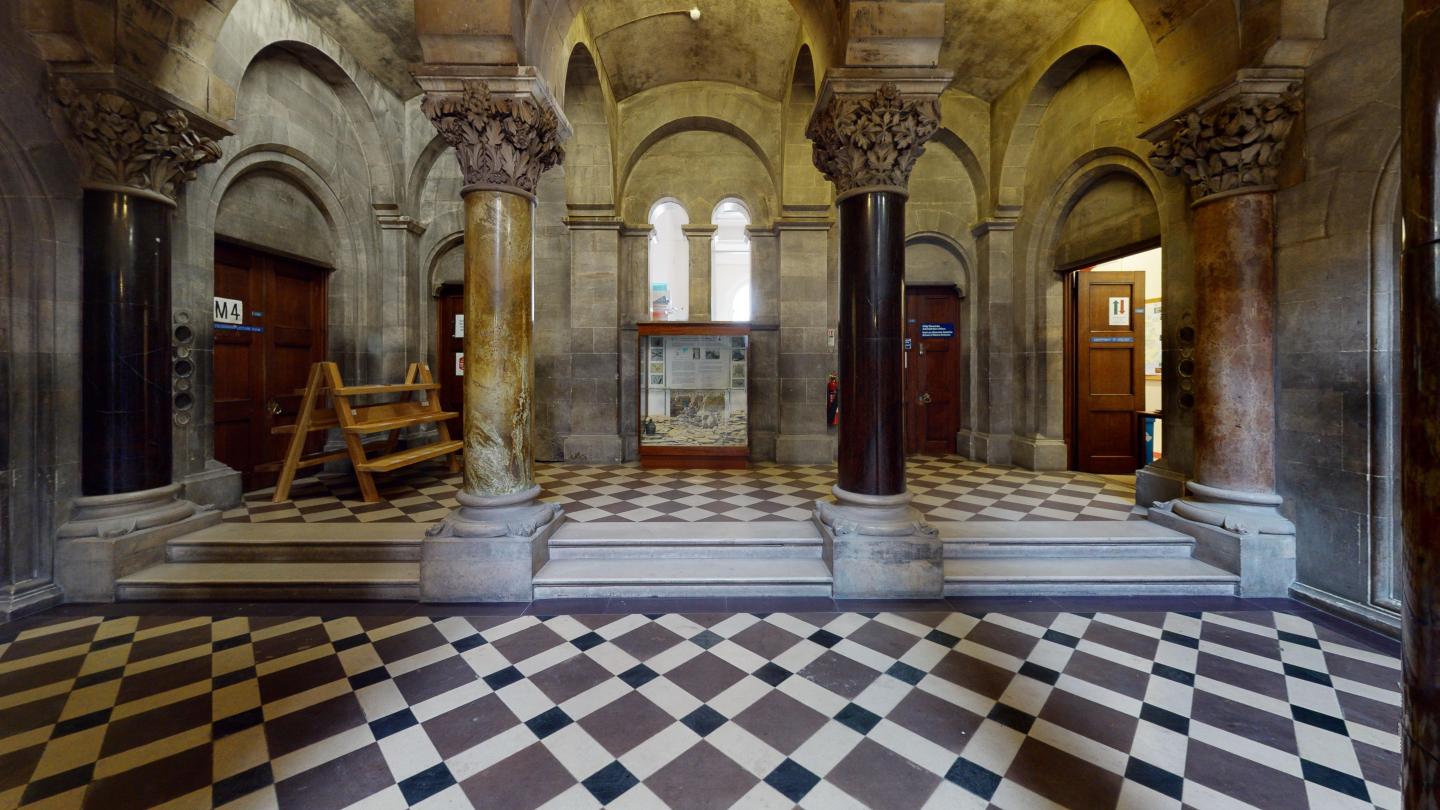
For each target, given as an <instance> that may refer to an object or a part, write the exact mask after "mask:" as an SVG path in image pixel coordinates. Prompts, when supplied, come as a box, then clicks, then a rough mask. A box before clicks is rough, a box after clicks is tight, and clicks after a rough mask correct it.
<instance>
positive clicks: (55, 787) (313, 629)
mask: <svg viewBox="0 0 1440 810" xmlns="http://www.w3.org/2000/svg"><path fill="white" fill-rule="evenodd" d="M49 621H50V623H48V624H45V623H41V624H39V626H35V624H34V623H31V625H30V626H29V628H28V629H25V630H23V632H20V633H19V635H18V637H17V638H15V639H13V640H6V636H4V635H0V807H6V808H11V807H16V806H23V807H36V808H40V807H44V808H78V807H94V808H106V809H107V810H128V808H141V807H160V806H163V807H167V808H181V807H209V806H212V805H213V806H218V807H226V808H270V807H279V808H282V809H283V810H289V809H290V808H303V810H328V808H341V807H365V808H375V809H376V810H383V809H384V808H403V807H407V806H411V807H417V808H422V810H435V809H436V808H465V807H472V806H474V807H485V808H490V807H498V808H505V809H506V810H531V809H532V808H539V807H545V808H596V807H601V806H606V807H612V808H660V807H674V808H686V810H693V809H695V808H728V807H740V808H772V807H773V808H788V807H793V806H796V805H798V806H799V807H802V808H824V810H837V809H838V808H861V807H871V808H885V810H892V809H893V810H916V809H918V808H946V810H964V809H965V808H977V809H979V808H986V807H993V808H1000V809H1001V810H1015V809H1017V808H1027V809H1028V808H1051V807H1071V808H1113V807H1125V808H1146V809H1147V810H1148V809H1149V808H1180V807H1182V806H1183V807H1189V808H1202V809H1203V808H1239V807H1256V808H1264V810H1284V809H1286V808H1305V807H1311V808H1327V809H1331V808H1351V807H1355V808H1360V807H1366V808H1368V807H1372V806H1379V807H1387V808H1389V807H1399V806H1400V805H1399V801H1400V799H1399V794H1398V791H1397V787H1398V782H1399V775H1398V772H1399V754H1398V751H1399V746H1400V740H1399V738H1398V736H1397V731H1398V724H1399V719H1400V695H1399V693H1398V688H1399V687H1398V680H1399V674H1400V663H1399V661H1398V660H1396V659H1395V658H1394V657H1392V656H1391V655H1389V654H1386V653H1383V652H1379V651H1378V647H1370V646H1367V644H1365V643H1362V642H1360V641H1358V640H1357V639H1356V638H1352V637H1350V636H1349V635H1348V634H1345V633H1341V632H1339V631H1337V630H1335V629H1332V628H1331V627H1330V626H1328V625H1326V624H1323V623H1322V624H1315V623H1312V621H1310V620H1309V619H1308V618H1306V617H1305V615H1304V614H1303V613H1294V614H1291V613H1285V612H1272V611H1269V610H1263V611H1235V612H1203V613H1202V612H1187V613H1176V612H1145V611H1138V610H1137V611H1133V612H1132V611H1123V610H1122V611H1119V612H1100V613H1075V612H1047V613H1039V612H1021V611H1007V612H1005V613H957V612H935V613H864V614H861V613H805V614H802V613H770V614H756V613H728V614H700V615H689V614H677V613H670V614H662V615H639V614H620V615H575V616H535V615H519V616H488V617H485V616H451V617H448V618H427V617H424V616H418V617H393V616H392V617H382V616H370V615H359V616H356V615H347V616H329V617H325V618H321V617H318V616H314V617H298V618H297V617H295V616H293V615H290V616H274V617H265V616H253V615H252V616H230V617H220V618H211V617H207V616H190V617H185V616H153V615H141V616H134V615H113V614H112V616H111V617H109V618H103V617H101V616H93V615H81V616H78V617H77V616H75V615H73V614H72V615H62V616H60V617H57V618H54V619H51V620H49ZM4 632H5V631H4V629H0V633H4ZM12 635H13V633H12ZM362 802H363V804H361V803H362Z"/></svg>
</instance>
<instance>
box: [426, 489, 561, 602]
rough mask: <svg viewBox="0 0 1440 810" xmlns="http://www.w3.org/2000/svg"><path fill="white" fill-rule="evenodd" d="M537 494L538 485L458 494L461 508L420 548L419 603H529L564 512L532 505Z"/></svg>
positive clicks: (551, 505) (545, 505)
mask: <svg viewBox="0 0 1440 810" xmlns="http://www.w3.org/2000/svg"><path fill="white" fill-rule="evenodd" d="M539 495H540V487H539V486H538V485H536V486H532V487H531V488H530V489H527V490H525V491H523V492H517V493H514V494H512V495H497V496H484V495H472V494H470V493H468V492H461V493H459V494H458V495H457V496H456V499H457V500H459V501H460V508H458V509H456V510H455V511H454V512H451V513H450V514H449V515H448V516H447V517H446V518H445V519H444V520H443V521H441V522H440V523H439V524H438V525H436V526H435V527H433V528H432V529H430V531H429V532H427V534H426V537H425V541H424V542H423V543H422V544H421V546H420V601H422V602H529V601H531V595H532V583H533V580H534V577H535V572H536V571H538V570H540V567H541V566H542V565H544V564H545V562H546V561H547V560H548V559H549V557H550V547H549V545H548V543H547V541H548V540H549V539H550V535H552V534H554V533H555V530H556V529H558V528H560V524H562V523H564V522H565V510H564V509H563V508H562V507H561V506H560V505H559V504H555V503H538V502H536V500H535V499H536V498H537V497H539Z"/></svg>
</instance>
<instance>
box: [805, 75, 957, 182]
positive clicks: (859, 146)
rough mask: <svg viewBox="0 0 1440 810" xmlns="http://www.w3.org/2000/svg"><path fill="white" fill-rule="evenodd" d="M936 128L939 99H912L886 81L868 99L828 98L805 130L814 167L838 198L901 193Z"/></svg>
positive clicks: (840, 96)
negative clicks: (875, 193) (812, 146)
mask: <svg viewBox="0 0 1440 810" xmlns="http://www.w3.org/2000/svg"><path fill="white" fill-rule="evenodd" d="M939 128H940V104H939V101H938V96H928V95H927V96H924V97H913V96H907V95H905V94H903V93H901V91H900V88H899V87H898V86H897V85H896V84H895V83H894V82H885V83H883V84H881V85H880V86H879V87H878V88H876V89H875V91H874V92H873V93H870V94H869V95H863V96H859V97H855V96H846V95H840V94H834V95H831V96H830V98H829V101H828V103H826V104H824V105H823V106H821V107H817V108H816V110H815V114H814V115H813V116H812V117H811V119H810V125H809V126H808V127H807V128H806V130H805V137H807V138H809V139H810V140H811V142H812V143H813V144H814V151H813V160H814V163H815V168H816V169H819V170H820V173H821V174H823V175H825V178H826V179H827V180H829V181H830V182H832V183H834V184H835V195H836V197H837V198H840V197H845V196H848V195H850V194H854V193H858V192H861V191H899V192H901V193H905V192H906V189H907V186H908V185H909V182H910V170H911V169H913V168H914V167H915V161H916V160H918V159H919V158H920V155H921V154H923V153H924V152H925V142H926V141H927V140H929V139H930V137H931V136H932V135H934V134H935V132H936V131H937V130H939Z"/></svg>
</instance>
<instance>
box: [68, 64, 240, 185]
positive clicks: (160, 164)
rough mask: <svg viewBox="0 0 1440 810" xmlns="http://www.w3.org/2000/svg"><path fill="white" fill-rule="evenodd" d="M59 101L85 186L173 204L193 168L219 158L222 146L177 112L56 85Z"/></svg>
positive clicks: (190, 175)
mask: <svg viewBox="0 0 1440 810" xmlns="http://www.w3.org/2000/svg"><path fill="white" fill-rule="evenodd" d="M55 100H56V103H57V104H58V105H59V107H60V109H61V110H62V111H63V112H64V114H65V118H66V120H68V121H69V123H70V130H71V132H72V133H73V134H74V136H75V139H76V141H77V142H78V143H79V145H80V146H81V148H82V150H83V153H84V159H85V185H86V187H87V188H99V189H108V190H116V191H125V192H129V193H138V194H141V195H143V196H149V197H153V198H158V199H161V200H164V201H166V202H171V203H173V202H174V201H175V194H176V192H177V191H178V190H179V187H180V186H181V185H182V184H184V183H186V182H188V181H190V180H193V179H195V169H196V168H197V167H198V166H201V165H203V164H206V163H213V162H215V161H217V160H219V159H220V155H221V152H220V147H219V146H218V145H216V143H215V141H213V140H211V139H210V138H208V137H206V136H204V135H202V134H200V133H199V132H197V131H196V129H195V128H194V127H192V126H191V124H190V119H189V117H188V116H187V115H186V114H185V113H184V112H182V111H180V110H178V109H168V110H154V109H149V108H146V107H142V106H141V105H139V104H137V103H136V102H134V101H131V100H130V99H128V98H126V97H125V96H122V95H120V94H119V93H114V92H110V91H103V90H102V91H83V90H81V89H80V88H78V87H76V86H75V84H74V83H73V82H71V81H70V80H69V79H60V80H59V81H57V82H56V83H55Z"/></svg>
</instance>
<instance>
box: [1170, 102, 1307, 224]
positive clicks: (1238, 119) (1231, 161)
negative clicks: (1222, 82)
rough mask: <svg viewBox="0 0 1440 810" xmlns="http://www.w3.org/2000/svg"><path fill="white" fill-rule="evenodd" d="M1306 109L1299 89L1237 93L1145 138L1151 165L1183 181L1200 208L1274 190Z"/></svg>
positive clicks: (1194, 111)
mask: <svg viewBox="0 0 1440 810" xmlns="http://www.w3.org/2000/svg"><path fill="white" fill-rule="evenodd" d="M1303 106H1304V100H1303V98H1302V96H1301V94H1300V85H1299V84H1298V83H1294V82H1290V83H1287V84H1285V85H1284V86H1283V87H1282V88H1279V89H1277V90H1273V91H1271V92H1263V93H1255V92H1244V88H1243V86H1240V89H1239V90H1238V91H1236V92H1232V93H1230V94H1227V95H1226V96H1225V97H1223V98H1217V99H1215V100H1213V101H1212V102H1211V103H1208V104H1205V105H1201V106H1200V107H1198V108H1196V109H1194V110H1191V111H1190V112H1188V113H1186V114H1184V115H1181V116H1179V117H1177V118H1175V119H1174V120H1172V121H1170V122H1169V123H1167V124H1166V125H1164V126H1162V127H1160V128H1159V129H1158V130H1157V131H1154V132H1152V133H1147V134H1146V137H1147V139H1149V140H1150V141H1151V142H1152V143H1154V144H1155V149H1154V151H1152V152H1151V153H1150V165H1152V166H1154V167H1155V168H1157V169H1159V170H1160V171H1162V172H1164V173H1165V174H1168V175H1170V176H1172V177H1184V178H1185V180H1186V181H1187V182H1188V183H1189V185H1190V189H1191V194H1192V195H1193V197H1194V199H1195V201H1196V202H1197V203H1198V202H1200V201H1201V200H1205V199H1207V198H1209V197H1212V196H1215V195H1218V194H1232V193H1236V192H1242V191H1251V190H1257V191H1258V190H1268V189H1273V188H1274V187H1275V184H1276V179H1277V176H1278V173H1279V169H1280V160H1281V158H1282V157H1284V151H1285V138H1286V136H1288V135H1289V134H1290V128H1291V126H1293V125H1294V123H1295V117H1296V116H1297V115H1298V114H1299V112H1300V110H1301V109H1302V108H1303Z"/></svg>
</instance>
